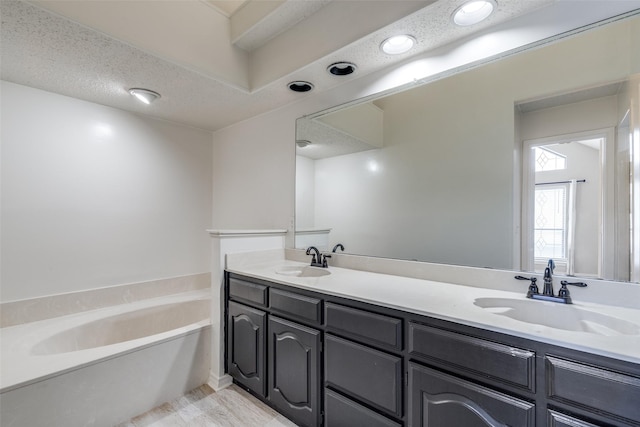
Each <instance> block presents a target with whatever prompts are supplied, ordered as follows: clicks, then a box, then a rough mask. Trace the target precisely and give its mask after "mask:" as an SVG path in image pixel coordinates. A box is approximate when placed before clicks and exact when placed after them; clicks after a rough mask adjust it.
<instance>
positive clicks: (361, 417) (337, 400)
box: [324, 389, 401, 427]
mask: <svg viewBox="0 0 640 427" xmlns="http://www.w3.org/2000/svg"><path fill="white" fill-rule="evenodd" d="M324 413H325V425H326V426H330V427H401V424H398V423H397V422H395V421H391V420H390V419H388V418H386V417H383V416H382V415H380V414H378V413H377V412H374V411H372V410H371V409H368V408H365V407H364V406H362V405H359V404H357V403H356V402H354V401H352V400H351V399H347V398H346V397H344V396H342V395H340V394H338V393H336V392H333V391H331V390H328V389H325V395H324Z"/></svg>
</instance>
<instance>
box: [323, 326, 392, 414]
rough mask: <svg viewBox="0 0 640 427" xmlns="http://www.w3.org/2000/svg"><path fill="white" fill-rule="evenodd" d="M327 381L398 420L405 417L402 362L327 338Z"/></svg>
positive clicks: (363, 347) (362, 346)
mask: <svg viewBox="0 0 640 427" xmlns="http://www.w3.org/2000/svg"><path fill="white" fill-rule="evenodd" d="M325 381H326V384H327V386H328V387H331V388H334V389H336V390H339V391H341V392H344V393H346V394H348V395H350V396H353V397H354V398H355V399H358V400H360V401H364V402H366V403H367V404H369V405H373V406H375V407H376V408H379V409H381V410H383V411H385V412H387V413H389V414H391V415H394V416H396V417H401V416H402V359H401V358H399V357H396V356H392V355H390V354H387V353H384V352H382V351H378V350H374V349H372V348H369V347H366V346H364V345H360V344H356V343H354V342H351V341H347V340H345V339H342V338H338V337H334V336H332V335H328V334H327V335H325Z"/></svg>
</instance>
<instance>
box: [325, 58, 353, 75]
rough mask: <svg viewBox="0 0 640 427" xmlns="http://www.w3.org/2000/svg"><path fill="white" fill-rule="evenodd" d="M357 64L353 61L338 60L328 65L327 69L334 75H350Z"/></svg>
mask: <svg viewBox="0 0 640 427" xmlns="http://www.w3.org/2000/svg"><path fill="white" fill-rule="evenodd" d="M356 68H358V67H356V64H353V63H351V62H344V61H343V62H336V63H334V64H331V65H329V66H328V67H327V71H329V72H330V73H331V74H333V75H334V76H348V75H349V74H353V72H354V71H355V70H356Z"/></svg>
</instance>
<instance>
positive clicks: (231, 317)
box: [227, 301, 267, 397]
mask: <svg viewBox="0 0 640 427" xmlns="http://www.w3.org/2000/svg"><path fill="white" fill-rule="evenodd" d="M266 322H267V314H266V313H265V312H263V311H260V310H256V309H254V308H251V307H247V306H245V305H242V304H238V303H235V302H233V301H231V302H229V312H228V317H227V327H228V331H227V332H228V336H227V358H228V359H227V360H228V369H229V374H230V375H231V376H232V377H233V378H235V380H236V381H237V382H238V383H240V384H242V385H244V386H245V387H247V388H249V389H251V390H253V391H254V392H255V393H257V394H259V395H260V396H263V397H264V396H265V395H266V393H265V391H266V390H265V387H266V382H265V372H266V360H265V349H266V341H265V330H266V326H267V325H266Z"/></svg>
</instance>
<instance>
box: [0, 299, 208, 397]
mask: <svg viewBox="0 0 640 427" xmlns="http://www.w3.org/2000/svg"><path fill="white" fill-rule="evenodd" d="M209 299H210V291H209V289H201V290H195V291H189V292H182V293H179V294H173V295H166V296H162V297H157V298H150V299H145V300H140V301H135V302H132V303H127V304H119V305H115V306H110V307H104V308H100V309H96V310H89V311H83V312H80V313H74V314H69V315H66V316H60V317H56V318H51V319H45V320H39V321H36V322H29V323H23V324H19V325H15V326H9V327H6V328H2V329H0V343H1V349H0V357H1V359H2V360H1V362H0V363H1V365H0V367H1V369H2V376H1V377H0V393H4V392H6V391H9V390H12V389H15V388H17V387H21V386H25V385H28V384H31V383H34V382H37V381H42V380H44V379H47V378H49V377H52V376H56V375H60V374H63V373H65V372H68V371H71V370H75V369H79V368H82V367H84V366H87V365H90V364H94V363H99V362H101V361H104V360H108V359H111V358H113V357H117V356H118V355H121V354H123V353H127V352H132V351H137V350H139V349H141V348H145V347H148V346H151V345H156V344H159V343H162V342H165V341H168V340H171V339H175V338H177V337H180V336H184V335H188V334H190V333H193V332H196V331H198V330H200V329H202V328H204V327H208V326H209V325H210V323H211V321H210V319H209V318H208V317H207V318H202V319H201V320H199V321H197V322H195V323H191V324H188V325H185V326H181V327H178V328H171V329H169V330H166V331H163V332H160V333H157V334H154V335H151V336H142V337H140V338H137V339H131V340H127V341H122V342H115V343H113V344H108V345H100V346H96V347H88V348H84V349H81V350H77V351H60V352H57V353H56V352H55V351H51V352H49V354H47V352H45V351H42V350H41V349H42V347H44V345H43V344H44V343H47V342H49V341H51V340H52V337H53V338H55V337H56V336H62V335H63V334H65V333H69V331H72V330H73V329H76V328H82V326H83V325H87V324H94V325H95V324H96V323H95V322H98V324H99V322H100V321H101V320H106V321H109V320H110V319H112V318H114V317H117V316H126V315H130V314H131V313H136V312H138V311H142V310H147V309H150V308H153V307H160V306H164V305H170V304H180V303H187V302H190V301H195V300H207V301H208V300H209ZM78 339H80V337H79V338H78ZM53 347H55V346H53Z"/></svg>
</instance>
